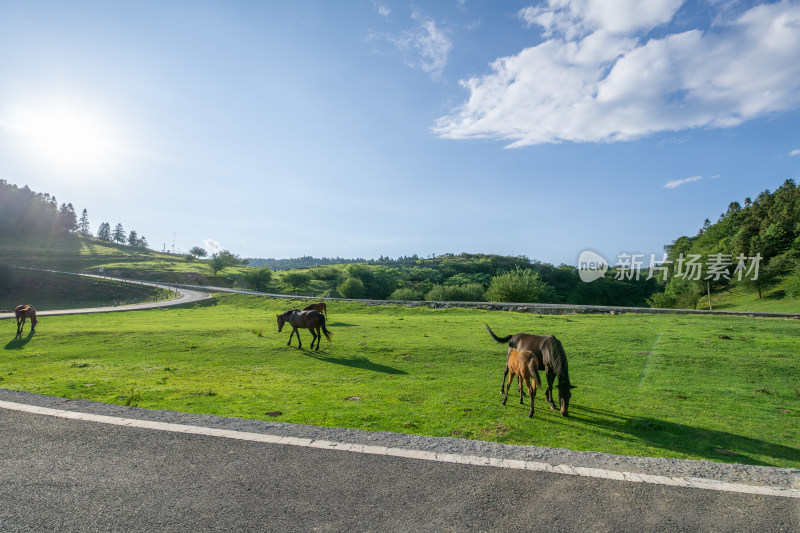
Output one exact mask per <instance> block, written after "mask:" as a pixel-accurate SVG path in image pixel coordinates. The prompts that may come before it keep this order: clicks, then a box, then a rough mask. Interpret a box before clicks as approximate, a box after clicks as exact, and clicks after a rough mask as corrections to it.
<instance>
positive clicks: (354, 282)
mask: <svg viewBox="0 0 800 533" xmlns="http://www.w3.org/2000/svg"><path fill="white" fill-rule="evenodd" d="M336 290H337V291H338V292H339V294H340V295H341V296H342V298H352V299H355V298H363V297H364V282H363V281H361V280H360V279H358V278H347V279H346V280H344V281H343V282H342V283H341V284H340V285H339V286H338V287H336Z"/></svg>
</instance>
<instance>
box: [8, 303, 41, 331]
mask: <svg viewBox="0 0 800 533" xmlns="http://www.w3.org/2000/svg"><path fill="white" fill-rule="evenodd" d="M14 315H15V316H16V317H17V335H22V328H24V327H25V320H27V319H29V318H30V319H31V333H34V332H35V331H36V324H38V323H39V321H38V320H36V309H34V308H33V306H32V305H30V304H23V305H18V306H17V307H16V308H15V309H14Z"/></svg>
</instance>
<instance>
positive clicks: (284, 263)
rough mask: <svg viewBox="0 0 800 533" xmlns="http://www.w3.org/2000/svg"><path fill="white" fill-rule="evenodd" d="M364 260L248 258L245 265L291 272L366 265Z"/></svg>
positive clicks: (306, 256) (307, 257) (306, 257)
mask: <svg viewBox="0 0 800 533" xmlns="http://www.w3.org/2000/svg"><path fill="white" fill-rule="evenodd" d="M366 262H367V260H366V259H342V258H341V257H337V258H335V259H334V258H331V257H311V256H310V255H305V256H303V257H293V258H291V259H272V258H268V259H263V258H260V257H248V258H247V264H248V265H250V266H254V267H261V266H266V267H269V268H271V269H272V270H276V271H277V270H292V269H294V268H311V267H318V266H327V265H347V264H351V263H366Z"/></svg>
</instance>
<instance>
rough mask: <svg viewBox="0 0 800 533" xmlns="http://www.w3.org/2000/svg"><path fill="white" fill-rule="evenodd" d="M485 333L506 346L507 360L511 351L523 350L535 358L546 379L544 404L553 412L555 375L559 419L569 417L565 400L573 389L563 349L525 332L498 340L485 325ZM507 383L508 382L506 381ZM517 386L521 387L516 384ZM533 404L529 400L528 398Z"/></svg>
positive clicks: (558, 343) (553, 340) (548, 339)
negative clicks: (559, 407)
mask: <svg viewBox="0 0 800 533" xmlns="http://www.w3.org/2000/svg"><path fill="white" fill-rule="evenodd" d="M485 325H486V330H487V331H488V332H489V335H491V336H492V338H493V339H494V340H496V341H497V342H500V343H506V342H507V343H508V355H509V358H510V357H511V351H512V350H514V349H516V350H527V351H530V352H532V353H533V356H534V357H535V358H536V362H537V366H538V368H543V369H544V371H545V375H546V376H547V390H546V391H545V398H546V399H547V403H549V404H550V409H555V408H556V405H555V403H553V382H554V381H555V379H556V376H558V385H556V388H558V402H559V404H560V406H561V416H569V399H570V398H571V397H572V391H571V389H574V388H575V386H574V385H572V384H571V383H570V382H569V367H568V365H567V354H566V353H564V347H563V346H562V345H561V341H559V340H558V339H556V338H555V337H554V336H552V335H548V336H546V337H543V336H540V335H530V334H528V333H517V334H516V335H508V336H506V337H498V336H497V335H495V334H494V332H493V331H492V330H491V328H490V327H489V325H488V324H485ZM508 367H509V363H508V360H507V361H506V370H505V372H504V373H503V385H502V386H501V387H500V392H504V389H505V386H506V376H507V375H508V372H509V368H508ZM509 382H510V381H509ZM520 387H522V385H521V384H520ZM531 402H533V398H531Z"/></svg>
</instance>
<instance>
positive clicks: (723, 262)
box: [649, 179, 800, 309]
mask: <svg viewBox="0 0 800 533" xmlns="http://www.w3.org/2000/svg"><path fill="white" fill-rule="evenodd" d="M664 250H665V256H666V257H665V261H664V267H663V268H664V276H662V277H661V281H662V283H660V286H661V287H660V288H662V289H663V290H661V291H660V292H658V293H657V294H654V295H653V296H652V297H651V298H650V299H649V303H650V304H651V305H652V306H654V307H680V308H690V309H692V308H694V307H695V306H696V305H697V302H698V301H699V299H700V297H701V296H702V295H703V293H704V292H706V291H708V290H714V289H721V288H726V287H730V286H737V285H743V286H745V287H749V288H752V289H754V290H755V291H757V292H758V295H759V297H763V295H764V292H765V290H766V289H768V288H771V287H773V286H774V285H775V284H776V283H777V282H778V281H779V280H780V279H782V278H785V277H787V276H788V277H790V278H791V280H790V284H789V290H788V294H789V296H795V297H797V296H800V268H799V267H800V263H799V261H800V187H798V186H797V184H796V183H795V182H794V180H791V179H787V180H786V181H784V182H783V184H782V185H781V186H780V187H778V188H777V189H776V190H775V191H774V192H770V191H769V190H765V191H763V192H762V193H760V194H759V195H758V196H757V197H756V198H755V199H752V198H745V199H744V205H742V204H740V203H739V202H731V203H730V204H729V205H728V209H727V210H726V211H725V212H724V213H722V214H720V216H719V219H718V220H717V221H716V222H714V223H712V222H711V220H709V219H706V220H705V222H704V223H703V226H702V227H701V228H700V230H699V231H698V232H697V234H696V235H694V236H685V235H684V236H681V237H679V238H677V239H675V241H674V242H673V243H672V244H670V245H668V246H665V248H664ZM689 261H694V262H695V263H698V262H699V267H700V268H698V270H697V271H696V272H695V273H693V274H694V275H689V276H687V265H688V264H690V263H689ZM710 266H713V267H714V268H713V270H712V269H710V268H709V267H710ZM702 267H705V269H704V270H703V269H702ZM664 278H666V281H664Z"/></svg>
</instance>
